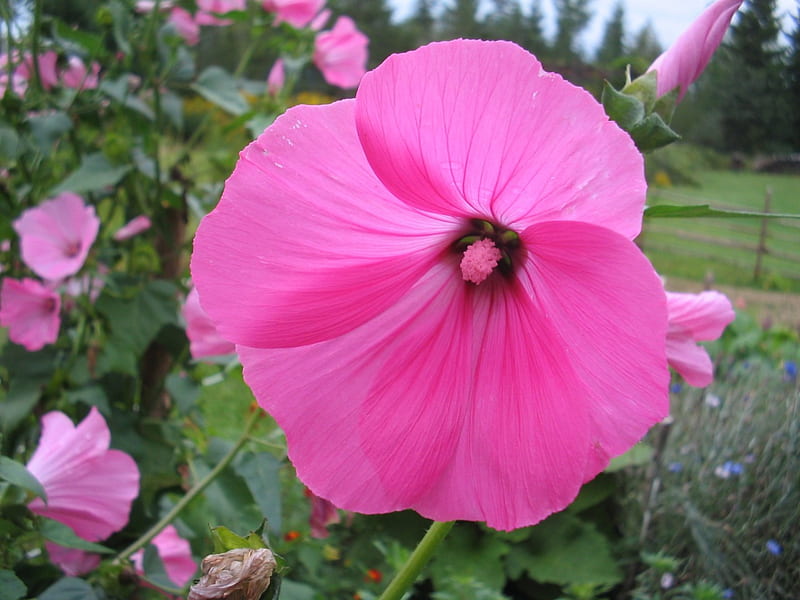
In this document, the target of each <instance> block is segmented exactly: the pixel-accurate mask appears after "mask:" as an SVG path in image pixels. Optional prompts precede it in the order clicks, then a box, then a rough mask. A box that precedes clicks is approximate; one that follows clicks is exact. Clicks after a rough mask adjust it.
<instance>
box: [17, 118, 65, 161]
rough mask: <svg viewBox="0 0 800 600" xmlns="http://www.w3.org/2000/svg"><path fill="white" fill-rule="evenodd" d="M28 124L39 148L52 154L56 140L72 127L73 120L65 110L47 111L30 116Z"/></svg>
mask: <svg viewBox="0 0 800 600" xmlns="http://www.w3.org/2000/svg"><path fill="white" fill-rule="evenodd" d="M28 125H29V126H30V128H31V136H32V137H33V142H34V143H35V144H36V146H37V148H38V149H39V150H40V151H42V152H43V153H44V154H50V150H51V149H52V147H53V144H54V143H55V142H56V140H58V139H59V138H60V137H61V136H62V135H64V134H65V133H66V132H67V131H69V130H70V129H72V120H71V119H70V118H69V116H68V115H67V113H65V112H61V111H57V112H52V113H51V112H46V113H43V114H39V115H36V116H33V117H30V118H29V119H28Z"/></svg>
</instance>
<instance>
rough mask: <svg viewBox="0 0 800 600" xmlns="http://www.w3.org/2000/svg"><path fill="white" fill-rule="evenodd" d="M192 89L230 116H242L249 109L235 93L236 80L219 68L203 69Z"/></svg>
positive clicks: (245, 102) (240, 96)
mask: <svg viewBox="0 0 800 600" xmlns="http://www.w3.org/2000/svg"><path fill="white" fill-rule="evenodd" d="M192 89H193V90H194V91H196V92H197V93H198V94H200V95H201V96H203V98H205V99H206V100H208V101H209V102H212V103H214V104H216V105H217V106H219V107H220V108H221V109H223V110H225V111H226V112H229V113H230V114H232V115H241V114H244V113H245V112H247V109H248V108H249V107H248V105H247V101H246V100H245V99H244V98H243V97H242V95H241V94H240V93H239V92H238V91H237V85H236V79H235V78H234V77H233V75H231V74H230V73H228V72H227V71H226V70H225V69H223V68H221V67H217V66H212V67H208V68H207V69H205V70H204V71H203V72H202V73H200V76H199V77H198V78H197V81H196V82H195V83H194V84H192Z"/></svg>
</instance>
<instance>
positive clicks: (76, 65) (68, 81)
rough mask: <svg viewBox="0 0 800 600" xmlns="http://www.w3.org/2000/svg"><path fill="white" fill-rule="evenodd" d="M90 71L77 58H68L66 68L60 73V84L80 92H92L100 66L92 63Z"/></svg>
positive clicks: (95, 86)
mask: <svg viewBox="0 0 800 600" xmlns="http://www.w3.org/2000/svg"><path fill="white" fill-rule="evenodd" d="M90 68H91V70H90V71H89V70H87V69H86V65H85V64H83V61H82V60H81V59H80V57H78V56H70V57H69V60H68V62H67V67H66V68H65V69H64V70H63V71H62V73H61V82H62V83H63V84H64V85H65V86H66V87H68V88H72V89H80V90H93V89H95V88H97V84H98V75H99V73H100V64H99V63H98V62H96V61H92V63H91V67H90Z"/></svg>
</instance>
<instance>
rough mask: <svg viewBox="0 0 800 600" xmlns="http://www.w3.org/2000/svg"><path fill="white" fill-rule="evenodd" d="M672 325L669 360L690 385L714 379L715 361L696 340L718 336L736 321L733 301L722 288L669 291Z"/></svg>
mask: <svg viewBox="0 0 800 600" xmlns="http://www.w3.org/2000/svg"><path fill="white" fill-rule="evenodd" d="M667 310H668V311H669V329H668V330H667V360H668V361H669V364H670V366H672V368H673V369H675V370H676V371H677V372H678V373H680V374H681V375H682V376H683V378H684V379H685V380H686V383H688V384H689V385H694V386H697V387H705V386H707V385H708V384H709V383H711V381H712V380H713V379H714V365H712V364H711V358H710V357H709V356H708V352H706V350H705V349H704V348H703V347H702V346H698V345H697V342H700V341H710V340H715V339H717V338H718V337H719V336H721V335H722V332H723V330H724V329H725V327H726V326H727V325H728V323H730V322H731V321H733V319H734V318H735V317H736V313H735V312H733V307H732V306H731V301H730V300H728V298H727V296H725V295H724V294H720V293H719V292H701V293H700V294H679V293H676V292H667Z"/></svg>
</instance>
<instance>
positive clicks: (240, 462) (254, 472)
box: [233, 452, 281, 532]
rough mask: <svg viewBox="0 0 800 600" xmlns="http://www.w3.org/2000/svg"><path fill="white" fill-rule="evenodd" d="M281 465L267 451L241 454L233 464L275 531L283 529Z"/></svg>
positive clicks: (271, 528)
mask: <svg viewBox="0 0 800 600" xmlns="http://www.w3.org/2000/svg"><path fill="white" fill-rule="evenodd" d="M280 467H281V463H280V461H279V460H278V459H277V458H275V457H274V456H272V455H271V454H269V453H267V452H258V453H248V454H240V455H239V456H238V457H237V458H236V461H235V462H234V465H233V468H234V470H235V471H236V473H238V474H239V476H240V477H241V478H242V479H244V482H245V483H246V484H247V487H248V489H249V490H250V493H251V494H253V498H254V499H255V501H256V504H257V505H258V508H259V510H261V514H262V515H264V517H266V519H267V521H268V522H269V527H270V530H271V531H274V532H280V530H281V482H280V477H279V471H280Z"/></svg>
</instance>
